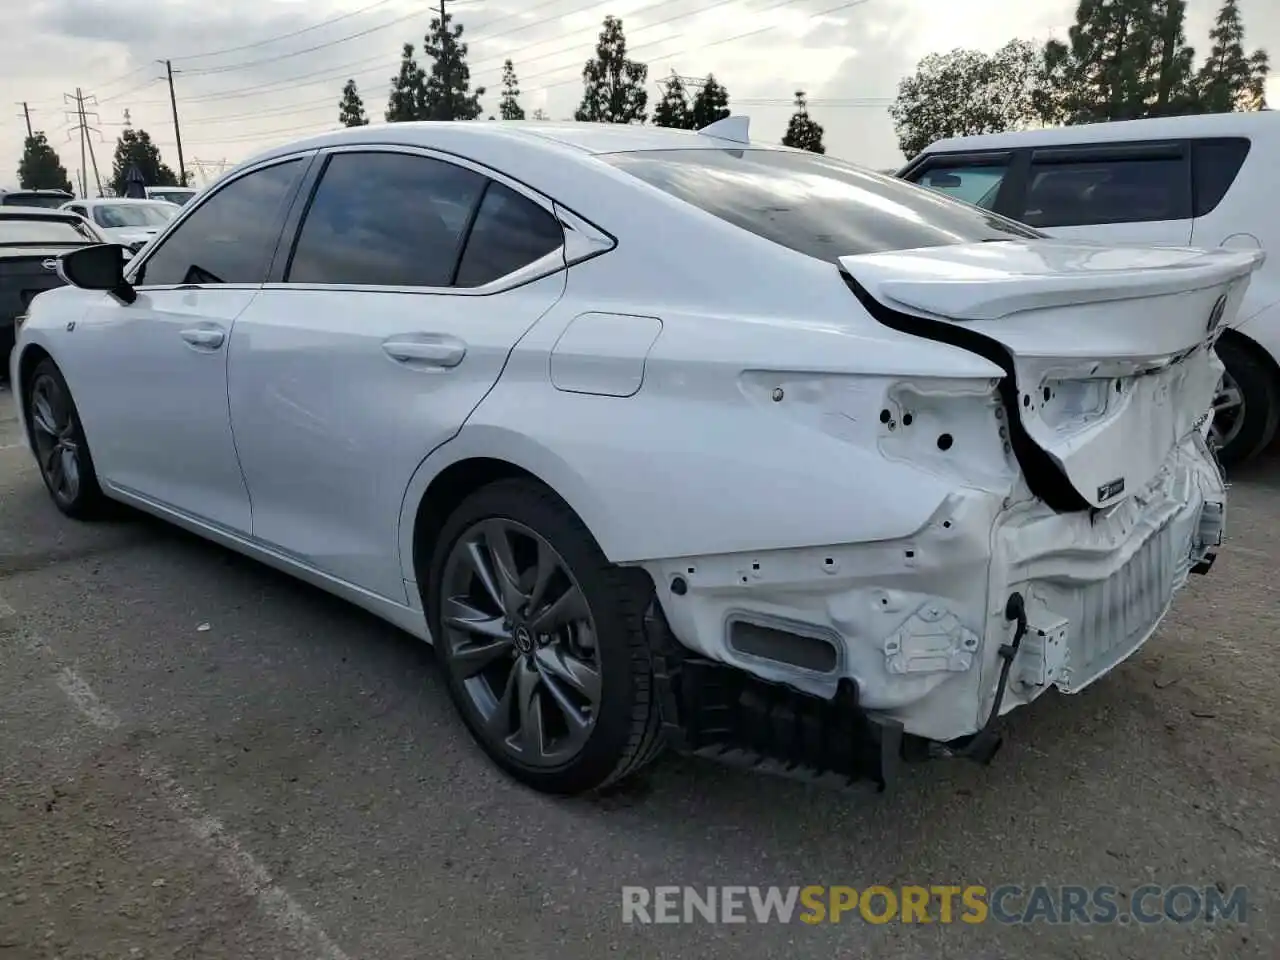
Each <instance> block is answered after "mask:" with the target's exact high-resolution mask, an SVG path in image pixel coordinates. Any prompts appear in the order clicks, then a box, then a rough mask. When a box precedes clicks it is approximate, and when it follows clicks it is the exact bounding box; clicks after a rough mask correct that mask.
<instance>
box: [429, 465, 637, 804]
mask: <svg viewBox="0 0 1280 960" xmlns="http://www.w3.org/2000/svg"><path fill="white" fill-rule="evenodd" d="M652 594H653V587H652V585H651V584H650V583H649V582H648V579H647V577H646V576H645V575H644V574H642V573H640V572H639V571H631V570H624V569H621V568H618V567H615V566H613V565H612V564H610V563H609V562H608V560H606V558H605V556H604V554H603V552H602V551H601V550H600V547H599V546H598V545H597V544H596V542H595V540H594V538H593V537H592V536H591V534H590V533H589V532H588V530H587V529H586V526H585V525H584V524H583V523H582V521H581V520H580V519H578V517H577V515H576V514H574V512H573V511H572V510H571V509H570V508H569V507H568V505H567V504H565V503H564V501H562V500H561V499H560V498H559V497H557V496H556V495H555V494H554V493H552V492H551V491H550V490H548V489H546V488H545V487H543V486H541V485H539V484H537V483H534V482H531V481H524V480H503V481H499V482H497V483H494V484H492V485H490V486H488V487H485V488H483V489H481V490H479V491H478V492H476V493H475V494H473V495H472V496H471V497H470V498H468V499H467V500H466V501H465V502H464V503H463V504H462V505H461V506H460V507H459V508H458V509H457V510H456V511H455V512H454V514H453V515H452V516H451V517H450V518H449V519H448V521H447V522H446V523H445V526H444V529H443V530H442V531H441V535H440V537H439V539H438V541H437V543H436V545H435V549H434V555H433V557H432V561H431V566H430V573H429V576H428V589H427V597H426V602H427V610H428V611H429V617H430V625H431V632H432V636H433V638H434V639H435V643H436V648H437V650H438V651H439V654H440V659H441V662H442V664H443V666H444V670H445V675H446V678H447V680H448V684H449V692H450V695H451V696H452V698H453V700H454V703H455V704H456V705H457V707H458V709H459V711H460V712H461V714H462V717H463V720H464V721H465V722H466V724H467V727H468V728H469V729H470V731H471V733H472V735H473V736H474V737H475V738H476V740H477V741H479V743H480V745H481V746H482V747H483V748H484V750H485V751H486V752H487V753H488V754H489V756H490V757H491V758H492V759H493V760H494V761H495V762H497V763H498V765H499V766H501V767H502V768H503V769H504V770H506V771H507V772H508V773H510V774H512V775H513V776H514V777H516V778H517V779H519V780H520V781H522V782H523V783H525V784H527V785H529V786H531V787H533V788H535V789H537V790H541V791H544V792H547V793H556V794H576V793H582V792H586V791H590V790H595V789H598V788H600V787H604V786H608V785H610V784H612V783H615V782H617V781H619V780H621V779H622V778H624V777H626V776H628V775H630V774H632V773H634V772H635V771H637V770H638V769H640V767H642V766H644V765H645V764H646V763H648V762H649V761H650V760H651V759H653V758H654V757H655V756H656V755H657V753H658V752H659V749H660V739H659V734H658V708H657V704H656V702H655V698H654V693H653V676H652V672H651V668H650V661H649V654H648V649H647V646H646V643H645V637H644V633H643V628H642V624H641V618H642V615H643V612H644V607H645V605H646V604H647V603H648V601H649V599H650V598H651V597H652Z"/></svg>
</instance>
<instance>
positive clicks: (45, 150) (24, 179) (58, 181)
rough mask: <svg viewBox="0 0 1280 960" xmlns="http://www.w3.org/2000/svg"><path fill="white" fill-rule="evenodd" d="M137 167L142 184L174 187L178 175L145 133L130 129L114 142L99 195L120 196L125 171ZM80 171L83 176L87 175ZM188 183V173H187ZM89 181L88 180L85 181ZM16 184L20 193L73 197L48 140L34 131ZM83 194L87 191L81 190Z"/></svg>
mask: <svg viewBox="0 0 1280 960" xmlns="http://www.w3.org/2000/svg"><path fill="white" fill-rule="evenodd" d="M130 167H137V168H138V171H139V172H140V173H141V174H142V178H143V182H144V183H145V184H146V185H147V186H149V187H176V186H177V185H178V175H177V174H176V173H174V172H173V169H172V168H171V167H170V166H169V165H168V164H167V163H165V162H164V160H163V159H161V157H160V148H159V147H157V146H156V145H155V144H154V143H152V142H151V135H150V134H149V133H147V131H145V130H142V129H138V128H133V127H130V128H128V129H126V130H124V131H123V132H122V133H121V134H120V136H119V137H118V138H117V139H116V148H115V153H114V154H113V155H112V158H111V170H110V172H109V173H108V174H107V177H106V179H105V180H103V181H102V192H103V193H104V194H106V195H107V196H117V197H123V196H124V194H125V189H126V181H127V179H128V175H129V168H130ZM90 175H91V174H90V171H88V170H86V171H84V176H85V177H86V180H87V178H88V177H89V176H90ZM187 179H188V181H189V180H190V179H191V174H190V173H188V174H187ZM87 182H90V183H91V181H87ZM18 185H19V186H20V187H21V188H22V189H24V190H66V191H67V192H68V193H72V194H74V193H75V192H76V191H75V190H74V189H73V188H72V185H71V178H70V177H69V176H67V168H66V167H64V166H63V165H62V160H61V159H60V158H59V157H58V153H57V151H55V150H54V149H53V147H51V146H50V145H49V138H48V137H46V136H45V135H44V133H43V132H42V131H40V130H36V131H34V132H33V133H32V135H31V136H29V137H27V138H26V141H25V142H24V144H23V150H22V158H21V159H20V160H19V161H18ZM85 192H86V194H87V193H88V191H87V190H86V191H85Z"/></svg>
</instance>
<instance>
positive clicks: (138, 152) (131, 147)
mask: <svg viewBox="0 0 1280 960" xmlns="http://www.w3.org/2000/svg"><path fill="white" fill-rule="evenodd" d="M131 166H132V167H137V168H138V171H139V172H140V173H141V174H142V182H143V183H145V184H146V185H147V186H148V187H176V186H177V185H178V178H177V176H176V175H175V174H174V172H173V171H172V170H171V169H169V166H168V165H167V164H166V163H165V162H164V161H163V160H162V159H161V158H160V148H159V147H157V146H156V145H155V144H154V143H152V142H151V134H149V133H147V131H145V130H142V129H140V128H131V129H127V130H125V131H124V132H123V133H121V134H120V139H118V140H117V141H116V152H115V156H114V157H113V158H112V161H111V180H110V181H109V184H110V190H111V192H112V193H114V194H115V195H116V196H117V197H123V196H124V194H125V189H126V183H127V180H128V173H129V168H130V167H131Z"/></svg>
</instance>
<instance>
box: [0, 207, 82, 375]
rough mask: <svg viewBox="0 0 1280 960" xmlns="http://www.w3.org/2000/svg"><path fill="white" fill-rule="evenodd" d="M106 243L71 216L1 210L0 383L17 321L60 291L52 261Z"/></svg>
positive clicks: (35, 210) (59, 212)
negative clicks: (38, 300)
mask: <svg viewBox="0 0 1280 960" xmlns="http://www.w3.org/2000/svg"><path fill="white" fill-rule="evenodd" d="M6 196H8V195H7V194H6ZM106 242H107V240H106V238H105V237H103V235H102V234H101V233H99V232H98V229H97V228H96V227H94V225H93V224H91V223H90V222H89V221H87V220H85V219H84V217H81V216H78V215H77V214H74V213H71V212H69V211H66V210H42V209H40V208H38V207H24V206H11V205H8V204H0V382H3V381H5V380H7V379H8V378H9V352H10V351H11V350H12V349H13V341H14V320H15V319H16V318H17V317H19V316H21V315H22V314H23V313H26V310H27V307H28V306H30V304H31V301H32V299H33V298H34V297H35V295H36V294H38V293H41V292H42V291H45V290H49V289H51V288H53V287H60V286H62V280H61V279H60V278H59V277H58V274H57V273H56V272H55V270H54V265H53V261H54V259H55V258H57V256H58V255H59V254H63V253H66V252H67V251H68V250H75V249H77V248H78V247H83V246H87V245H88V244H91V243H106Z"/></svg>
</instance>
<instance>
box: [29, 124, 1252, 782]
mask: <svg viewBox="0 0 1280 960" xmlns="http://www.w3.org/2000/svg"><path fill="white" fill-rule="evenodd" d="M1261 259H1262V254H1261V253H1259V252H1256V251H1234V250H1232V251H1228V250H1219V251H1212V252H1206V251H1197V250H1189V249H1145V248H1112V247H1103V246H1092V245H1086V244H1079V243H1067V242H1059V241H1053V240H1047V239H1044V238H1042V237H1041V236H1040V235H1039V234H1038V233H1036V232H1035V231H1033V230H1030V229H1028V228H1026V227H1022V226H1020V225H1018V224H1015V223H1012V222H1010V221H1007V220H1004V219H1001V218H1000V217H997V216H994V215H991V214H989V213H987V212H985V211H982V210H979V209H978V208H975V207H971V206H968V205H965V204H962V203H959V202H957V201H953V200H950V199H948V198H946V197H942V196H939V195H938V194H935V193H933V192H931V191H928V190H926V189H923V188H920V187H916V186H913V185H911V184H907V183H904V182H902V181H898V180H895V179H893V178H891V177H888V176H883V175H880V174H875V173H871V172H869V171H866V170H862V169H859V168H857V167H853V166H850V165H848V164H845V163H841V162H839V161H836V160H833V159H830V158H827V157H823V156H817V155H814V154H809V153H803V152H798V151H793V150H787V149H784V148H778V147H772V146H764V145H760V144H754V143H751V142H749V140H748V137H747V131H746V122H745V120H743V119H740V118H731V119H729V120H724V121H720V122H719V123H717V124H715V125H713V126H712V127H710V128H707V129H706V130H703V131H701V132H698V133H694V132H689V131H678V130H665V129H654V128H645V127H635V126H608V125H604V126H597V125H590V124H564V125H559V124H552V123H529V124H520V123H513V124H508V123H475V124H472V123H443V124H431V123H404V124H394V125H387V126H366V127H357V128H352V129H349V130H344V131H342V132H337V133H331V134H325V135H323V136H319V137H315V138H312V139H309V140H305V141H302V142H298V143H294V144H292V145H290V146H287V147H281V148H278V149H275V150H273V151H271V152H269V153H267V154H264V155H262V156H260V157H258V158H256V159H254V160H252V161H250V162H248V163H246V164H244V165H242V166H241V167H240V168H239V169H238V170H236V171H234V172H233V173H231V174H229V175H228V176H226V177H225V178H224V179H222V180H221V181H220V182H219V183H218V184H217V185H216V186H214V187H212V188H210V189H209V190H206V191H205V192H203V193H202V194H201V195H200V196H199V197H198V198H197V199H195V200H194V201H192V202H191V203H190V204H189V205H188V206H186V207H184V208H183V209H182V212H181V213H180V214H179V215H178V216H177V217H175V219H174V220H173V221H172V222H171V223H170V224H169V225H168V226H167V227H166V228H165V229H164V231H163V232H162V233H161V235H160V236H159V237H157V238H156V240H155V241H153V242H152V243H151V244H149V245H148V247H147V248H146V250H145V251H144V252H143V253H142V254H141V255H140V256H139V257H138V258H136V259H135V260H133V261H132V262H129V263H127V264H126V263H125V261H124V260H123V258H122V256H121V251H120V248H118V247H115V246H97V247H90V248H85V249H82V250H80V251H77V252H75V253H70V254H66V255H64V256H62V257H61V259H60V263H59V266H58V269H59V271H60V273H61V274H62V276H63V278H64V279H65V280H67V281H68V283H69V284H70V285H69V286H67V287H64V288H60V289H57V290H53V291H50V292H47V293H42V294H41V295H40V296H39V297H37V298H36V299H35V301H34V302H33V304H32V305H31V308H30V311H29V315H28V316H27V317H26V318H25V320H24V321H23V322H22V323H21V327H20V332H19V336H18V343H17V349H16V350H15V351H14V353H13V361H12V365H13V367H12V382H13V383H14V385H15V395H16V396H17V398H18V400H19V407H20V412H21V416H22V418H23V423H24V424H25V427H26V431H27V436H28V440H29V443H30V445H31V447H32V450H33V452H34V453H35V456H36V458H37V459H38V461H39V464H40V469H41V472H42V474H43V476H44V479H45V482H46V484H47V486H48V488H49V491H50V493H51V495H52V497H53V500H54V502H55V503H56V504H57V506H58V507H59V509H61V510H62V511H63V512H64V513H66V514H68V515H70V516H73V517H91V516H93V515H96V514H98V513H99V512H101V511H102V509H103V508H104V507H105V506H107V502H108V501H121V502H124V503H127V504H131V505H133V506H135V507H139V508H141V509H143V510H145V511H149V512H151V513H153V514H156V515H158V516H160V517H163V518H166V519H168V520H170V521H172V522H174V523H176V524H179V525H181V526H183V527H186V528H188V529H190V530H194V531H196V532H198V533H199V534H201V535H203V536H205V537H208V538H209V539H211V540H214V541H217V542H219V543H221V544H224V545H226V546H228V547H230V548H232V549H235V550H238V551H241V552H243V553H245V554H248V555H250V556H252V557H255V558H257V559H259V560H261V561H263V562H264V563H267V564H270V565H272V566H274V567H278V568H280V569H282V570H286V571H289V572H291V573H293V574H295V575H297V576H299V577H301V578H302V579H304V580H307V581H309V582H310V583H312V584H315V585H316V586H318V587H320V588H322V589H325V590H328V591H331V592H333V593H335V594H338V595H340V596H343V597H346V598H347V599H349V600H351V601H352V602H354V603H357V604H359V605H361V606H363V607H365V608H367V609H369V610H371V611H373V612H374V613H376V614H378V615H380V616H381V617H383V618H385V619H386V620H389V621H390V622H392V623H394V624H396V625H398V626H400V627H402V628H403V629H405V630H408V631H409V632H411V633H413V634H416V635H417V636H419V637H422V638H423V639H429V640H433V641H434V643H435V644H436V646H437V647H438V649H439V654H440V660H441V663H442V665H443V670H444V673H445V675H446V677H447V680H448V686H449V690H450V692H451V694H452V696H453V698H454V700H455V701H456V703H457V706H458V708H459V710H460V712H461V715H462V717H463V719H464V720H465V722H466V724H467V726H468V727H469V728H470V730H471V731H472V733H473V734H474V735H475V737H476V739H477V740H478V742H479V743H480V744H481V745H482V746H483V747H484V749H485V750H486V751H487V752H488V753H489V755H490V756H491V757H492V758H493V759H494V760H495V761H496V762H497V763H499V764H500V765H501V766H502V767H503V768H505V769H506V770H507V771H509V772H510V773H511V774H513V775H514V776H516V777H518V778H519V779H520V780H522V781H523V782H525V783H527V784H530V785H531V786H533V787H535V788H537V789H540V790H546V791H551V792H559V793H571V792H579V791H584V790H591V789H594V788H598V787H601V786H604V785H607V784H610V783H612V782H615V781H617V780H619V779H620V778H622V777H624V776H625V775H627V774H630V773H632V772H634V771H635V770H637V769H639V768H640V767H641V766H643V765H644V764H645V763H646V762H647V761H648V760H650V759H651V758H652V757H654V756H655V755H656V754H657V753H658V752H659V750H660V748H661V747H662V746H663V745H674V746H676V747H677V748H679V749H682V750H684V751H687V752H691V753H697V754H701V755H707V756H714V757H717V758H719V759H722V760H726V761H730V762H740V763H746V764H750V765H752V766H755V767H757V768H762V769H769V770H774V771H778V772H784V773H788V774H791V775H797V776H806V777H812V778H819V779H824V778H838V779H840V780H844V781H853V780H869V781H871V782H873V783H875V784H878V785H880V786H883V785H885V784H886V783H887V782H888V781H889V780H890V779H891V776H892V772H893V770H894V767H895V766H896V765H897V764H898V763H899V762H900V761H902V760H903V759H915V758H919V757H924V756H956V755H959V756H968V757H971V758H974V759H977V760H980V761H985V760H988V759H989V758H990V757H991V755H992V754H993V752H994V750H995V748H996V746H997V745H998V743H999V736H998V734H997V733H996V726H997V721H998V718H999V716H1000V715H1001V714H1003V713H1005V712H1007V711H1009V710H1011V709H1013V708H1015V707H1018V706H1020V705H1024V704H1027V703H1029V702H1030V701H1032V700H1034V699H1035V698H1036V697H1038V696H1039V695H1040V694H1042V693H1043V692H1044V691H1046V690H1048V689H1049V688H1051V687H1056V688H1058V689H1060V690H1063V691H1066V692H1068V693H1071V692H1075V691H1078V690H1081V689H1083V688H1084V687H1086V686H1088V685H1089V684H1090V683H1092V682H1093V681H1094V680H1096V679H1097V678H1099V677H1101V676H1103V675H1104V674H1106V673H1107V672H1108V671H1110V670H1111V669H1112V668H1113V667H1115V666H1116V665H1117V664H1118V663H1120V662H1121V661H1123V660H1124V659H1125V658H1126V657H1129V656H1130V655H1132V654H1133V653H1134V651H1135V650H1137V649H1138V648H1139V647H1140V646H1141V645H1142V644H1143V643H1144V642H1145V641H1146V640H1147V639H1148V637H1149V636H1150V635H1151V633H1152V632H1153V630H1154V629H1155V628H1156V626H1157V625H1158V624H1159V622H1160V620H1161V618H1162V617H1163V616H1164V614H1165V613H1166V611H1167V610H1168V608H1169V605H1170V602H1171V600H1172V598H1173V596H1174V593H1175V592H1176V591H1177V590H1178V588H1179V587H1181V586H1182V585H1183V584H1184V583H1185V581H1186V579H1187V576H1188V575H1189V574H1190V573H1194V572H1204V571H1207V570H1208V568H1209V566H1210V565H1211V563H1212V561H1213V558H1214V556H1215V552H1214V551H1215V548H1216V547H1217V546H1218V545H1219V544H1220V543H1221V542H1222V536H1223V525H1224V520H1225V501H1226V498H1225V492H1224V483H1223V478H1222V475H1221V472H1220V470H1219V468H1218V466H1217V463H1216V461H1215V458H1214V456H1213V454H1212V452H1211V451H1210V449H1209V447H1208V446H1207V443H1206V439H1205V436H1206V433H1207V423H1206V421H1207V419H1208V413H1209V410H1210V405H1211V400H1212V397H1213V394H1214V389H1215V386H1216V384H1217V382H1218V379H1219V377H1220V376H1221V373H1222V368H1221V366H1220V364H1219V363H1218V361H1217V359H1216V357H1215V354H1214V350H1213V345H1214V341H1215V339H1216V337H1217V336H1218V334H1219V332H1220V331H1221V330H1222V329H1223V328H1224V326H1225V325H1227V324H1229V323H1230V322H1231V321H1232V320H1233V318H1234V316H1235V312H1236V309H1237V306H1238V304H1239V303H1240V300H1241V297H1242V295H1243V294H1244V291H1245V289H1246V286H1247V284H1248V283H1249V279H1250V275H1251V273H1252V272H1253V271H1254V270H1255V269H1256V268H1257V267H1258V266H1259V264H1260V263H1261Z"/></svg>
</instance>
